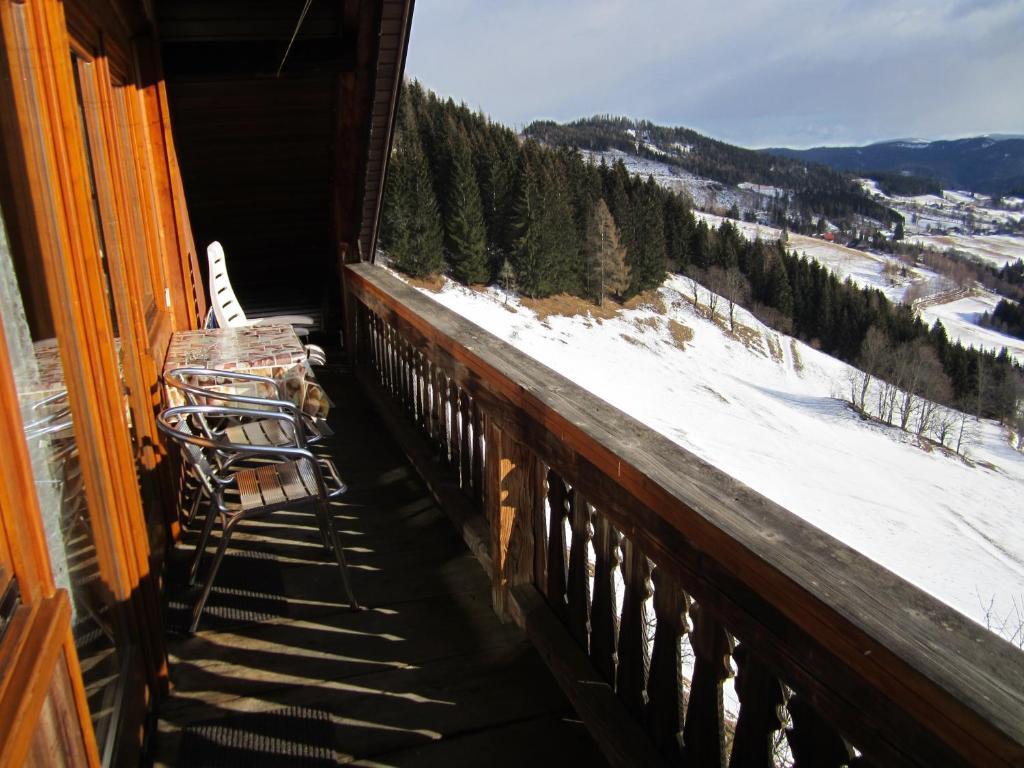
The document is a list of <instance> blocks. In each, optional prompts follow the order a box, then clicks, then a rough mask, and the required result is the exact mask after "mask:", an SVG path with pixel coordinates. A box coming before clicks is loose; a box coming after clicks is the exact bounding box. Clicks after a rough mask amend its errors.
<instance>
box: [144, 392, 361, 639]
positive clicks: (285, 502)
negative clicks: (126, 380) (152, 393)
mask: <svg viewBox="0 0 1024 768" xmlns="http://www.w3.org/2000/svg"><path fill="white" fill-rule="evenodd" d="M220 418H226V419H235V420H246V419H250V420H263V419H268V418H269V419H272V420H276V421H280V422H282V423H285V424H287V425H288V426H289V427H290V430H291V431H292V432H293V433H294V434H296V435H299V436H300V438H299V439H300V441H301V434H302V427H301V425H300V424H299V423H298V422H297V421H296V419H295V418H294V416H292V415H291V414H288V413H281V412H268V411H259V410H254V409H251V408H232V407H226V406H213V405H184V406H178V407H175V408H168V409H167V410H165V411H163V412H162V413H161V414H160V415H159V416H158V418H157V424H158V426H159V428H160V430H161V431H162V432H163V433H164V434H165V435H167V436H168V437H169V438H171V439H172V440H174V441H175V442H176V443H178V445H179V446H180V447H181V448H182V454H183V456H184V458H185V461H186V462H187V463H188V464H189V466H190V467H191V469H192V471H193V472H195V473H196V475H197V477H198V478H199V479H200V482H201V483H202V484H203V487H204V488H205V491H206V493H207V494H208V495H209V497H210V511H209V513H208V514H207V518H206V522H205V524H204V526H203V531H202V534H201V536H200V539H199V543H198V544H197V546H196V554H195V558H194V560H193V562H192V567H191V569H190V571H189V583H190V584H194V583H195V581H196V578H197V576H198V572H199V566H200V561H201V560H202V556H203V553H204V551H205V549H206V546H207V544H208V542H209V539H210V534H211V533H212V531H213V525H214V522H215V521H216V520H217V519H219V520H220V523H221V537H220V542H219V543H218V545H217V552H216V554H215V555H214V560H213V564H212V565H211V567H210V570H209V573H208V575H207V577H206V581H205V583H204V585H203V590H202V593H201V594H200V597H199V600H198V601H197V602H196V605H195V607H194V608H193V612H192V622H191V624H190V626H189V632H190V633H191V632H195V630H196V627H197V626H198V625H199V619H200V617H201V616H202V613H203V609H204V608H205V607H206V601H207V600H208V599H209V596H210V591H211V590H212V588H213V582H214V579H215V578H216V576H217V571H218V570H219V568H220V564H221V561H222V560H223V559H224V554H225V552H226V551H227V547H228V543H229V542H230V540H231V535H232V533H233V532H234V530H235V528H237V527H238V525H239V524H240V523H241V522H242V521H244V520H250V519H253V518H257V517H264V516H267V515H270V514H272V513H274V512H277V511H280V510H283V509H294V508H296V507H299V506H305V505H311V506H313V508H314V511H315V513H316V518H317V524H318V526H319V528H320V534H321V538H322V539H323V543H324V546H325V547H326V548H327V549H328V550H329V551H333V553H334V557H335V560H336V561H337V563H338V567H339V568H340V570H341V578H342V583H343V584H344V587H345V593H346V595H347V597H348V601H349V605H350V606H351V607H352V608H353V609H358V608H359V603H358V602H357V600H356V598H355V595H354V594H353V592H352V587H351V585H350V583H349V578H348V567H347V564H346V562H345V553H344V551H343V549H342V546H341V540H340V538H339V536H338V532H337V529H336V528H335V526H334V522H333V518H332V516H331V513H330V507H329V502H330V500H332V499H334V498H337V497H339V496H341V495H342V494H343V493H344V492H345V491H346V490H347V486H346V485H345V483H344V482H343V481H342V479H341V477H340V476H339V475H338V471H337V468H336V467H335V466H334V462H332V461H331V460H330V459H328V458H325V457H317V456H315V455H314V454H313V453H312V452H311V451H310V450H309V449H307V448H306V447H304V446H302V445H294V444H293V445H250V444H245V443H236V442H232V441H231V440H229V439H227V438H226V437H225V436H223V435H219V436H215V437H208V436H202V435H198V434H196V432H195V430H194V429H193V427H192V426H191V424H190V421H191V420H193V419H197V420H198V419H203V420H207V421H209V420H213V419H220ZM211 459H213V461H211ZM253 459H257V460H261V463H259V464H252V465H251V466H240V465H245V464H246V463H247V462H248V463H250V464H251V463H252V460H253ZM325 474H326V475H327V476H328V477H329V478H330V484H328V482H327V481H326V480H325ZM229 490H234V491H237V493H238V502H237V503H230V504H229V503H228V502H227V501H226V499H225V495H226V494H227V492H228V491H229Z"/></svg>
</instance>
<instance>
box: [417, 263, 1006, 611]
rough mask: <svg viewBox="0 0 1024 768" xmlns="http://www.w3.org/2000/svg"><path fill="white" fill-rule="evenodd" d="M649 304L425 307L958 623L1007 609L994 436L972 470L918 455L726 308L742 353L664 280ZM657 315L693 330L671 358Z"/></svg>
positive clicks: (813, 356)
mask: <svg viewBox="0 0 1024 768" xmlns="http://www.w3.org/2000/svg"><path fill="white" fill-rule="evenodd" d="M661 293H662V297H663V299H664V301H665V304H666V305H667V307H668V311H667V314H666V315H661V314H658V313H657V312H656V311H655V310H654V309H650V308H647V309H638V310H632V311H624V312H623V313H622V314H621V315H619V316H618V317H617V318H615V319H613V320H604V321H601V320H595V319H593V318H591V317H589V316H588V317H586V318H584V317H580V316H576V317H572V318H567V317H560V316H551V317H548V318H547V319H546V320H544V321H543V322H541V321H539V320H538V319H537V317H536V316H535V315H534V313H533V312H532V311H530V310H528V309H526V308H524V307H522V306H519V305H518V304H517V302H516V301H515V299H511V300H509V307H504V306H502V301H503V298H504V297H503V296H502V295H500V294H499V293H498V292H496V291H494V290H492V291H491V292H490V293H479V292H474V291H470V290H468V289H465V288H462V287H460V286H457V285H455V284H452V283H449V284H447V285H446V287H445V288H444V289H443V291H442V292H441V293H439V294H433V293H428V295H430V296H432V297H433V298H434V299H436V300H437V301H439V302H441V303H442V304H444V305H445V306H447V307H449V308H451V309H453V310H454V311H456V312H458V313H460V314H462V315H463V316H465V317H467V318H468V319H470V320H472V321H473V322H475V323H477V324H479V325H481V326H482V327H484V328H486V329H487V330H488V331H490V332H491V333H493V334H495V335H496V336H498V337H499V338H501V339H503V340H505V341H507V342H509V343H510V344H512V345H514V346H516V347H518V348H519V349H521V350H522V351H523V352H525V353H527V354H529V355H531V356H533V357H534V358H536V359H537V360H539V361H540V362H542V363H544V364H546V365H548V366H550V367H552V368H553V369H555V370H557V371H563V372H571V373H572V378H573V380H574V381H575V382H577V383H578V384H580V385H581V386H583V387H586V388H587V389H589V390H590V391H591V392H593V393H594V394H596V395H598V396H599V397H601V398H603V399H605V400H607V401H608V402H610V403H612V404H613V405H615V406H616V407H618V408H620V409H621V410H623V411H625V412H627V413H629V414H631V415H632V416H634V417H635V418H637V419H639V420H640V421H642V422H644V423H646V424H648V425H649V426H651V427H652V428H653V429H655V430H657V431H659V432H661V433H663V434H665V435H666V436H668V437H669V438H670V439H672V440H673V441H675V442H676V443H678V444H679V445H681V446H683V447H684V448H686V449H688V450H690V451H692V452H694V453H695V454H697V455H698V456H700V457H701V458H703V459H705V460H707V461H709V462H711V463H713V464H715V465H716V466H718V467H720V468H721V469H722V470H723V471H725V472H727V473H728V474H730V475H732V476H734V477H736V478H737V479H739V480H741V481H742V482H744V483H746V484H747V485H749V486H751V487H753V488H755V489H756V490H758V491H759V492H760V493H762V494H764V495H765V496H768V497H769V498H771V499H773V500H774V501H776V502H778V503H779V504H781V505H783V506H784V507H786V508H788V509H790V510H791V511H792V512H794V513H795V514H797V515H799V516H801V517H803V518H804V519H806V520H807V521H809V522H810V523H812V524H814V525H816V526H818V527H819V528H821V529H822V530H825V531H827V532H828V533H830V534H832V535H833V536H836V537H837V538H839V539H842V540H843V541H845V542H846V543H847V544H849V545H850V546H852V547H855V548H856V549H858V550H860V551H861V552H863V553H864V554H865V555H867V556H868V557H870V558H871V559H873V560H875V561H877V562H879V563H881V564H882V565H884V566H885V567H887V568H889V569H890V570H892V571H894V572H896V573H898V574H899V575H900V576H902V577H903V578H905V579H907V580H909V581H911V582H913V583H914V584H916V585H917V586H919V587H920V588H922V589H924V590H925V591H927V592H929V593H931V594H932V595H934V596H936V597H937V598H939V599H940V600H943V601H945V602H946V603H947V604H949V605H950V606H952V607H953V608H955V609H957V610H958V611H960V612H962V613H964V614H966V615H967V616H970V617H971V618H973V619H975V620H977V621H979V622H980V623H984V621H985V610H984V608H983V604H984V605H988V604H989V602H990V601H992V611H993V614H994V615H997V616H999V617H1003V616H1005V615H1008V614H1010V613H1012V612H1013V611H1014V608H1015V603H1014V600H1016V601H1017V603H1018V604H1019V603H1020V601H1021V600H1022V599H1024V525H1022V524H1021V522H1020V499H1021V497H1022V493H1024V455H1021V454H1020V453H1017V452H1016V451H1014V450H1012V448H1011V447H1010V446H1009V445H1008V444H1007V441H1006V436H1005V434H1004V433H1003V431H1002V430H1001V429H1000V428H999V427H998V426H997V425H996V424H994V423H987V422H983V423H982V424H981V425H980V426H978V427H977V435H976V436H975V437H974V438H973V439H972V440H971V444H970V446H969V448H968V449H967V453H968V455H969V456H970V458H971V459H972V460H973V462H975V463H974V464H973V465H971V464H967V463H965V462H963V461H962V460H960V459H958V458H955V457H949V456H947V455H944V454H942V453H940V452H938V451H931V452H928V451H926V450H924V449H922V448H920V447H917V446H916V445H914V444H912V441H911V440H910V438H909V437H908V436H907V435H905V434H904V433H901V432H899V431H898V430H896V429H894V428H889V427H884V426H881V425H877V424H873V423H869V422H864V421H861V420H860V419H859V418H858V417H857V416H856V415H854V414H853V412H852V411H850V410H849V409H848V408H847V407H846V405H845V404H844V403H843V402H842V401H841V400H839V399H837V396H838V395H841V393H842V392H843V391H845V389H846V386H847V385H846V381H847V375H848V373H849V371H850V369H849V368H848V366H846V365H845V364H843V363H840V362H839V361H837V360H835V359H833V358H831V357H828V356H826V355H824V354H821V353H819V352H816V351H814V350H813V349H811V348H809V347H807V346H805V345H803V344H800V343H799V342H793V341H791V339H790V338H789V337H786V336H781V335H780V334H776V333H775V332H773V331H771V330H770V329H767V328H765V327H763V326H761V324H760V323H758V322H757V321H756V320H755V319H754V318H753V317H751V316H750V315H748V314H747V313H746V312H743V311H742V310H737V312H738V313H739V317H738V319H739V320H740V321H741V322H742V323H743V324H744V325H746V326H749V327H750V328H752V329H754V331H755V339H756V341H755V342H754V343H752V344H751V345H750V346H749V347H748V346H746V345H744V344H743V343H741V342H740V341H738V340H736V339H735V338H733V337H732V336H730V335H728V334H726V333H724V332H723V331H722V330H721V329H720V328H719V327H718V326H716V325H714V324H712V323H710V322H709V321H707V320H705V319H703V318H702V317H701V316H699V315H698V314H696V313H695V312H694V310H693V308H692V306H691V305H690V303H689V302H688V300H687V299H686V298H685V297H686V296H687V295H688V294H687V293H686V289H685V286H684V284H683V281H682V280H681V279H680V278H670V279H669V280H668V281H667V282H666V283H665V285H664V286H663V287H662V289H661ZM510 308H512V309H514V310H515V311H510ZM670 319H671V320H675V321H676V322H679V323H682V324H683V325H685V326H686V327H688V328H689V329H691V330H692V331H693V339H692V340H691V341H690V342H688V343H686V344H685V348H684V349H680V348H679V347H678V346H676V345H675V344H674V343H673V341H672V336H671V334H670V331H669V326H668V322H669V320H670ZM769 340H771V344H772V346H771V347H769V346H768V345H769ZM772 349H774V350H775V353H774V354H772V352H771V350H772ZM610 361H614V364H610Z"/></svg>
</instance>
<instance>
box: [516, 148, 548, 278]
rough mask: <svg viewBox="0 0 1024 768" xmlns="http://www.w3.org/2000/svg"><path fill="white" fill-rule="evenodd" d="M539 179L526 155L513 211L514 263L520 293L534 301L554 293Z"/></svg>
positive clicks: (519, 173)
mask: <svg viewBox="0 0 1024 768" xmlns="http://www.w3.org/2000/svg"><path fill="white" fill-rule="evenodd" d="M537 176H538V173H537V171H535V170H534V169H533V168H532V167H531V166H530V163H529V161H528V160H527V158H526V154H525V153H524V154H523V155H522V156H521V157H520V166H519V172H518V174H517V181H516V197H515V203H514V204H513V209H512V216H513V222H512V224H513V232H514V240H513V244H512V258H511V262H512V268H513V269H514V270H515V273H516V284H517V286H518V288H519V290H520V292H522V293H523V295H525V296H530V297H534V298H536V297H538V296H546V295H548V294H549V293H550V292H551V288H550V280H549V279H548V275H547V269H546V268H547V264H546V258H545V255H544V252H543V247H544V244H543V239H544V238H543V236H542V233H541V229H542V226H543V223H542V217H541V214H542V211H543V202H544V201H543V200H542V198H541V190H540V186H539V182H538V179H537Z"/></svg>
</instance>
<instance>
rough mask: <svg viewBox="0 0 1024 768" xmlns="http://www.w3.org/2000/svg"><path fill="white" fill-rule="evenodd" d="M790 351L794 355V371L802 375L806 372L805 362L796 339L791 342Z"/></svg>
mask: <svg viewBox="0 0 1024 768" xmlns="http://www.w3.org/2000/svg"><path fill="white" fill-rule="evenodd" d="M789 351H790V352H791V353H792V354H793V369H794V370H795V371H796V372H797V373H802V372H803V370H804V361H803V359H802V358H801V357H800V348H799V347H798V346H797V345H796V339H790V340H789Z"/></svg>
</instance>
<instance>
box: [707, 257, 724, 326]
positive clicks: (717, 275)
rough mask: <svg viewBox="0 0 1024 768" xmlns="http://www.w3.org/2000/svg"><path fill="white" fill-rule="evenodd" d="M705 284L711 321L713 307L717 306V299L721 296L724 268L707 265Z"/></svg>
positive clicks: (713, 311)
mask: <svg viewBox="0 0 1024 768" xmlns="http://www.w3.org/2000/svg"><path fill="white" fill-rule="evenodd" d="M706 276H707V279H706V285H707V288H708V317H709V319H710V320H711V322H714V321H715V308H716V307H717V306H718V299H719V298H720V297H721V294H722V291H723V286H724V285H725V270H724V269H722V268H721V267H717V266H716V267H709V268H708V271H707V273H706Z"/></svg>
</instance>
